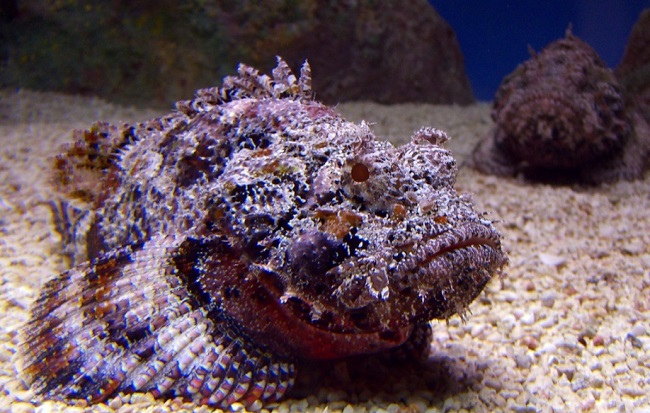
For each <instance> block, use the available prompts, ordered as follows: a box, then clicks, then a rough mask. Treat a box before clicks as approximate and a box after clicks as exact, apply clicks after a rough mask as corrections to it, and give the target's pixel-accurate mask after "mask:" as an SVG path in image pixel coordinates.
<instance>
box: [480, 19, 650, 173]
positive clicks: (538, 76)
mask: <svg viewBox="0 0 650 413" xmlns="http://www.w3.org/2000/svg"><path fill="white" fill-rule="evenodd" d="M531 55H532V56H531V58H530V59H529V60H528V61H526V62H525V63H523V64H521V65H519V66H518V67H517V68H516V69H515V71H514V72H512V73H511V74H509V75H508V76H506V78H505V79H504V80H503V82H502V83H501V86H500V87H499V90H498V91H497V93H496V96H495V98H494V104H493V109H492V119H493V120H494V122H495V126H494V128H493V129H492V130H491V131H490V132H489V134H488V135H487V136H486V137H485V138H484V139H483V140H482V141H481V142H480V143H479V145H478V146H477V147H476V149H475V150H474V153H473V155H472V158H471V160H470V165H471V166H473V167H474V168H476V169H478V170H480V171H482V172H485V173H490V174H495V175H501V176H514V175H517V174H522V175H524V176H525V177H526V178H529V179H532V180H542V181H545V180H548V181H556V182H563V183H570V182H582V183H588V184H598V183H601V182H611V181H615V180H619V179H628V180H631V179H637V178H639V177H641V176H642V174H643V171H644V170H645V169H646V168H647V164H648V155H649V154H650V128H649V127H648V124H647V123H646V121H645V120H644V119H643V117H642V116H640V115H639V113H637V112H636V111H635V110H634V109H633V108H630V107H626V101H625V97H624V94H623V92H622V87H621V86H620V84H619V82H618V81H617V79H616V77H615V76H614V73H613V71H612V70H611V69H608V68H607V67H606V66H605V64H604V63H603V62H602V61H601V59H600V58H599V57H598V54H597V53H596V52H595V51H594V50H593V49H592V48H591V47H590V46H589V45H588V44H586V43H585V42H583V41H582V40H580V39H578V38H577V37H576V36H574V35H573V34H572V33H571V31H570V30H567V33H566V36H565V38H564V39H560V40H557V41H555V42H553V43H551V44H550V45H548V46H547V47H546V48H544V50H542V51H541V52H540V53H539V54H538V53H535V52H531Z"/></svg>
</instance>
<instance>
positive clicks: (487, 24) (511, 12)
mask: <svg viewBox="0 0 650 413" xmlns="http://www.w3.org/2000/svg"><path fill="white" fill-rule="evenodd" d="M429 2H430V3H431V4H433V6H434V7H435V8H436V10H437V11H438V12H439V13H440V14H441V15H442V17H443V18H444V19H445V20H447V22H449V24H450V25H451V26H452V27H453V29H454V30H455V31H456V35H457V36H458V40H459V42H460V46H461V48H462V50H463V54H464V56H465V67H466V70H467V75H468V76H469V78H470V81H471V82H472V87H473V89H474V95H475V96H476V99H478V100H491V99H492V97H493V96H494V92H496V89H497V88H498V86H499V83H500V82H501V79H503V77H504V76H505V75H507V74H508V73H510V72H511V71H512V70H514V68H515V67H516V66H517V64H519V63H521V62H523V61H524V60H526V59H527V58H528V57H529V56H530V55H529V54H528V45H531V46H532V47H533V48H534V49H535V50H538V51H539V50H541V49H542V48H543V47H544V46H546V45H547V44H548V43H550V42H552V41H553V40H556V39H558V38H560V37H563V36H564V32H565V30H566V28H567V26H568V25H569V23H571V24H572V25H573V33H574V34H575V35H577V36H578V37H580V38H581V39H582V40H584V41H586V42H587V43H589V44H590V45H591V46H592V47H593V48H594V49H596V51H597V52H598V54H600V57H601V58H602V59H603V60H604V61H605V62H606V63H607V64H608V65H609V66H610V67H613V66H615V65H616V64H617V63H618V62H619V60H620V58H621V56H622V55H623V49H624V47H625V42H626V41H627V37H628V35H629V33H630V30H631V29H632V26H633V25H634V23H635V22H636V20H637V18H638V17H639V14H640V13H641V10H643V8H644V7H650V1H648V0H627V1H623V0H611V1H608V0H592V1H589V0H547V1H489V0H429Z"/></svg>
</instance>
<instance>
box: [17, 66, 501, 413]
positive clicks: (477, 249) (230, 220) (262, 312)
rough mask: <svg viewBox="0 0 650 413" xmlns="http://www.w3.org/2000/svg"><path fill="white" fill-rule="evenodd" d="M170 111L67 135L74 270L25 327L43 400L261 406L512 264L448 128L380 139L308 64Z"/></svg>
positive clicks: (391, 339) (229, 85)
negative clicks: (467, 187)
mask: <svg viewBox="0 0 650 413" xmlns="http://www.w3.org/2000/svg"><path fill="white" fill-rule="evenodd" d="M176 107H177V110H176V111H174V112H173V113H171V114H169V115H166V116H163V117H161V118H159V119H153V120H150V121H147V122H144V123H139V124H135V125H124V126H112V125H109V124H106V123H96V124H95V125H93V126H92V127H91V128H90V129H89V130H87V131H77V132H75V138H76V141H75V143H74V145H72V146H70V147H68V149H67V151H66V152H65V153H64V154H63V155H60V156H59V157H58V158H57V162H56V171H57V172H56V181H57V182H58V183H59V186H60V188H61V189H62V190H63V191H64V193H65V194H66V197H64V198H65V199H66V200H65V201H62V202H59V203H58V205H59V208H58V214H57V215H58V217H59V218H60V219H59V220H58V222H59V229H60V230H61V233H62V235H63V238H64V241H65V244H66V251H67V253H69V255H70V256H71V257H72V259H73V263H74V266H73V267H72V269H70V270H69V271H66V272H64V273H63V274H61V275H59V276H57V277H55V278H54V279H52V280H50V281H49V282H47V283H46V284H45V286H44V287H43V290H42V293H41V295H40V297H39V298H38V299H37V300H36V302H35V304H34V306H33V309H32V314H31V319H30V320H29V322H28V323H27V325H26V327H25V330H24V334H23V338H24V344H23V360H24V363H23V375H24V377H25V379H26V382H27V383H28V384H30V385H31V386H32V388H33V389H34V391H35V393H37V394H39V395H41V396H40V397H43V398H55V399H79V398H81V399H86V400H88V401H89V402H99V401H102V400H105V399H107V398H109V397H111V396H114V395H116V394H118V393H120V392H126V393H128V392H151V393H152V394H153V395H154V396H155V397H183V398H185V399H189V400H192V401H194V402H196V403H201V404H208V405H212V406H218V407H224V408H227V407H232V406H233V404H235V403H237V404H238V405H240V406H241V405H243V406H244V407H246V408H248V409H250V410H256V409H260V408H261V407H262V406H263V405H264V404H265V403H269V402H273V401H276V400H278V399H279V398H281V397H282V396H283V395H284V394H285V392H286V391H287V390H288V389H289V388H290V387H291V385H292V383H293V380H294V377H295V375H296V370H297V369H296V367H295V366H296V363H299V362H300V361H301V360H305V359H335V358H341V357H346V356H350V355H356V354H364V353H374V352H381V351H385V350H388V349H394V348H397V347H399V346H414V345H420V346H421V347H423V348H428V347H429V345H428V342H425V345H424V346H422V343H419V344H418V343H414V342H415V341H418V340H420V341H422V340H423V338H424V339H426V338H427V337H428V335H427V334H428V333H429V332H430V330H429V324H428V322H429V320H431V319H445V318H448V317H450V316H452V315H454V314H457V313H461V314H462V313H463V312H464V310H465V309H466V307H467V305H468V304H469V303H470V302H471V301H472V300H473V299H474V298H476V296H477V295H478V294H479V293H480V292H481V290H482V289H483V287H484V286H485V284H486V283H487V282H488V280H489V279H490V278H491V277H492V276H494V275H495V274H496V273H497V272H499V271H500V269H501V268H502V267H503V266H504V264H505V262H506V257H505V255H504V253H503V252H502V249H501V245H500V240H499V234H498V233H497V231H496V230H495V229H494V227H493V225H492V223H491V222H490V221H489V220H487V219H485V218H484V217H483V216H481V215H480V214H477V213H476V212H475V211H474V209H473V206H472V203H471V201H470V200H469V199H468V197H466V196H462V195H459V194H457V193H456V191H455V190H454V188H453V184H454V180H455V175H456V172H457V169H456V162H455V161H454V159H453V158H452V156H451V155H450V153H449V152H448V151H447V150H445V149H443V147H442V144H443V143H444V142H445V141H446V139H447V136H446V135H445V133H444V132H442V131H440V130H436V129H432V128H425V129H422V130H420V131H418V132H416V133H415V134H414V135H413V137H412V140H411V142H410V143H408V144H407V145H405V146H402V147H400V148H395V147H393V146H392V145H391V144H390V143H388V142H382V141H378V140H376V139H375V138H374V136H373V134H372V132H371V131H370V129H369V128H368V126H367V125H366V124H365V123H363V122H362V123H361V124H353V123H350V122H346V121H345V120H343V119H342V118H341V117H340V116H339V115H338V114H337V113H336V112H334V111H333V110H332V109H331V108H329V107H327V106H324V105H322V104H320V103H318V102H316V101H314V100H313V99H312V92H311V75H310V69H309V66H308V65H307V64H305V65H304V66H303V67H302V69H301V73H300V76H299V77H298V78H297V77H296V76H294V75H293V74H292V72H291V70H290V69H289V67H288V66H287V64H286V63H285V62H283V61H282V60H280V59H278V66H277V67H276V68H275V69H274V70H273V72H272V76H267V75H260V74H259V73H258V72H257V71H256V70H255V69H252V68H250V67H247V66H244V65H241V66H240V68H239V74H238V76H233V77H226V78H225V79H224V82H223V86H222V87H221V88H210V89H203V90H199V91H198V92H197V94H196V96H195V98H194V99H193V100H190V101H183V102H179V103H177V105H176ZM411 348H412V347H411Z"/></svg>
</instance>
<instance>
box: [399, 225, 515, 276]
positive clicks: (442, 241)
mask: <svg viewBox="0 0 650 413" xmlns="http://www.w3.org/2000/svg"><path fill="white" fill-rule="evenodd" d="M423 244H424V245H423V246H421V247H420V248H418V249H417V251H416V253H415V254H414V256H413V257H411V258H410V259H409V260H408V261H407V262H406V263H405V264H404V265H405V267H404V269H405V270H406V271H412V270H414V269H416V268H418V267H420V266H421V265H422V264H426V263H428V262H430V261H431V260H434V259H436V258H439V257H441V256H442V255H443V254H445V253H447V252H451V251H456V250H462V249H467V248H469V247H472V246H475V247H476V246H486V247H489V248H490V249H492V250H494V251H495V252H498V256H503V255H504V254H503V253H502V252H501V242H500V236H499V233H498V232H497V231H496V230H495V229H494V228H492V227H491V226H488V225H485V224H482V223H476V222H469V223H466V224H463V225H461V226H458V227H454V228H449V229H447V230H445V231H442V232H437V233H431V234H428V235H427V236H426V237H425V238H424V243H423ZM495 258H496V257H495Z"/></svg>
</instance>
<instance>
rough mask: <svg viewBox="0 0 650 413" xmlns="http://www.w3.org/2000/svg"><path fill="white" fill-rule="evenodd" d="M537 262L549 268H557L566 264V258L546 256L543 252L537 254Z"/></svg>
mask: <svg viewBox="0 0 650 413" xmlns="http://www.w3.org/2000/svg"><path fill="white" fill-rule="evenodd" d="M539 260H540V261H541V262H542V264H544V265H548V266H549V267H559V266H561V265H564V264H566V258H564V257H560V256H559V255H553V254H546V253H543V252H540V253H539Z"/></svg>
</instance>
